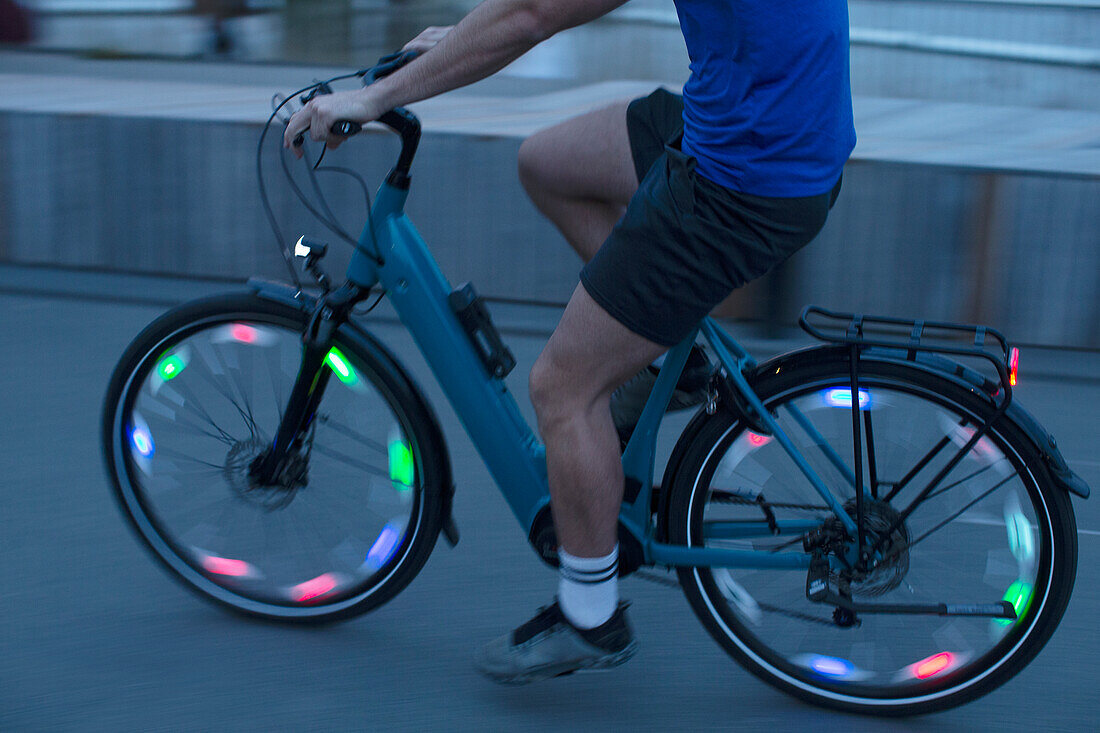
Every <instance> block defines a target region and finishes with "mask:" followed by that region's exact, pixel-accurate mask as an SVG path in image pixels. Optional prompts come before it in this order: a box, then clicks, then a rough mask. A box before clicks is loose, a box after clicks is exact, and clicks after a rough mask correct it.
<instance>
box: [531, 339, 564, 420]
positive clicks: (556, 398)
mask: <svg viewBox="0 0 1100 733" xmlns="http://www.w3.org/2000/svg"><path fill="white" fill-rule="evenodd" d="M527 381H528V388H529V391H530V394H531V404H532V405H533V406H534V408H535V415H536V416H537V417H538V420H539V424H540V425H542V424H543V423H544V422H545V421H547V420H550V419H553V418H554V417H555V415H556V413H557V412H558V411H560V409H561V402H562V400H561V395H562V372H561V370H560V369H558V368H556V367H555V366H554V365H553V364H552V363H551V359H550V358H549V357H548V356H547V354H546V352H545V351H543V352H542V354H541V355H540V356H539V358H538V360H537V361H535V365H534V366H533V367H531V374H530V375H529V376H528V378H527Z"/></svg>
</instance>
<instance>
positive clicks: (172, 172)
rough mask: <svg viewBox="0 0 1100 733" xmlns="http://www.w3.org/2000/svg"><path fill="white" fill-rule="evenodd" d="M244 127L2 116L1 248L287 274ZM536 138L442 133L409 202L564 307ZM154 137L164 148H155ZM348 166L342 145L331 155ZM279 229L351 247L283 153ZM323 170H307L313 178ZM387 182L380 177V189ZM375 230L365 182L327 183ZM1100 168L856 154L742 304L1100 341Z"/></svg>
mask: <svg viewBox="0 0 1100 733" xmlns="http://www.w3.org/2000/svg"><path fill="white" fill-rule="evenodd" d="M258 131H259V128H258V127H257V126H256V125H254V124H246V123H224V122H222V123H215V122H183V121H172V120H150V119H142V118H123V117H85V116H75V115H54V114H38V113H25V112H3V113H0V261H6V262H15V263H49V264H62V265H71V266H79V267H92V268H106V269H112V270H123V271H137V272H169V273H177V274H185V275H186V274H192V275H213V276H225V277H238V278H244V277H247V276H249V275H252V274H263V275H268V276H275V277H284V276H285V266H284V265H283V263H282V261H281V259H280V258H279V256H278V255H277V253H276V249H275V247H274V244H273V238H272V235H271V233H270V230H269V229H268V226H267V224H266V221H265V219H264V216H263V213H262V210H261V207H260V202H259V197H258V194H257V190H256V185H255V168H254V154H255V143H256V138H257V134H258ZM518 146H519V139H518V138H516V137H508V136H474V135H463V134H453V133H432V134H428V135H426V137H425V139H424V142H423V144H422V147H421V152H420V154H419V156H418V158H417V162H416V164H415V167H414V185H413V192H412V196H411V198H410V201H409V206H408V211H409V214H410V216H411V217H412V219H413V221H415V222H416V223H417V226H418V227H419V228H420V230H421V232H422V233H423V234H424V236H425V238H426V239H427V240H428V241H429V243H431V244H432V247H433V250H434V252H435V255H436V257H437V258H438V259H439V261H440V264H441V266H442V268H443V270H444V272H445V274H446V275H447V276H448V278H449V279H450V280H451V281H452V282H453V283H455V284H458V283H460V282H462V281H464V280H473V281H474V282H475V283H477V285H478V287H479V289H480V290H481V291H482V292H483V293H485V294H488V295H491V296H496V297H501V298H517V299H524V300H534V301H543V302H558V303H561V302H564V301H565V300H566V299H567V298H568V296H569V293H570V292H571V291H572V289H573V287H574V286H575V284H576V282H577V280H576V278H577V272H578V270H579V267H580V263H579V261H578V260H577V259H576V257H575V255H573V254H572V252H571V251H570V250H569V249H568V248H567V246H566V245H565V244H564V243H563V242H562V241H561V240H560V238H559V237H558V236H557V235H556V234H555V232H554V231H553V230H552V229H551V228H550V226H549V225H548V224H546V223H545V222H544V221H542V220H540V219H539V217H538V216H537V214H536V212H535V211H534V209H533V207H532V206H531V205H530V204H529V202H527V200H526V199H525V197H524V195H523V194H522V191H521V189H520V186H519V183H518V180H517V177H516V173H515V167H514V161H515V153H516V150H517V149H518ZM396 149H397V145H396V141H395V140H393V139H392V137H391V136H388V135H383V134H370V135H367V136H365V139H364V140H362V141H357V144H356V145H349V146H346V147H345V148H344V149H342V150H341V154H340V156H339V162H340V164H341V165H345V166H348V167H351V168H354V169H356V170H358V171H360V172H362V173H363V174H364V176H365V177H366V179H367V180H368V181H371V182H375V181H379V180H381V178H382V176H383V175H384V173H385V171H386V170H387V168H388V167H389V165H390V164H391V163H392V161H393V159H394V157H395V155H396ZM150 151H154V152H153V153H152V154H150ZM333 160H334V161H335V160H336V158H334V159H333ZM268 170H269V173H270V175H269V177H268V181H269V182H270V184H271V185H270V190H271V197H272V202H273V204H274V207H275V210H276V211H277V212H278V218H279V222H280V226H281V227H282V228H283V231H284V232H285V233H286V234H287V235H288V236H290V237H292V238H297V236H298V235H300V234H302V233H306V234H309V235H311V236H314V237H315V238H318V239H321V240H322V241H329V242H332V243H334V244H335V246H334V247H333V248H332V250H331V251H332V252H333V255H331V256H330V262H329V269H330V271H334V272H337V273H338V272H339V270H340V268H341V263H342V262H344V261H346V253H347V250H346V248H343V247H341V246H340V245H339V244H337V241H338V240H337V239H336V238H335V237H334V236H332V235H329V234H328V233H327V232H326V231H325V230H324V227H323V226H322V225H320V224H318V223H316V222H314V221H312V220H311V219H310V218H309V217H308V215H306V214H305V212H304V211H303V210H302V209H301V208H300V207H298V206H296V205H295V204H294V202H293V201H292V194H291V193H290V192H289V191H288V190H287V187H286V186H285V185H283V184H282V183H280V182H279V178H278V176H279V175H281V173H278V169H277V162H276V159H275V158H274V155H272V156H271V157H270V158H268ZM301 181H302V184H303V185H305V181H304V179H301ZM371 186H372V189H373V186H374V184H373V183H372V184H371ZM326 189H327V190H328V191H329V192H330V194H331V197H330V201H331V203H332V206H333V209H334V210H335V211H336V212H337V213H338V216H339V217H340V218H341V220H342V221H343V222H345V223H346V226H347V228H349V229H350V230H351V231H353V232H357V231H358V228H359V225H360V223H361V222H362V220H363V211H364V203H363V198H362V195H361V193H360V192H359V190H358V187H357V186H355V184H354V183H351V184H350V185H349V184H348V183H345V182H343V181H342V180H340V181H337V180H335V179H334V180H333V181H332V183H330V184H328V185H326ZM1096 201H1100V179H1098V178H1095V177H1094V178H1088V177H1069V176H1051V175H1022V174H994V173H989V172H972V171H966V170H961V169H952V168H948V167H942V166H930V165H918V164H899V163H890V162H886V161H875V160H855V161H853V162H852V163H851V164H850V165H849V167H848V169H847V171H846V173H845V182H844V191H843V193H842V195H841V198H840V201H839V202H838V204H837V206H836V209H835V210H834V212H833V214H832V216H831V218H830V221H829V223H828V224H827V225H826V229H825V231H824V232H823V233H822V235H821V236H820V237H819V238H818V240H817V241H815V242H814V243H813V244H812V245H811V246H810V247H808V248H807V249H806V250H804V251H802V252H801V253H799V254H797V255H796V256H795V257H794V258H792V260H791V261H790V262H789V263H788V265H787V266H786V267H785V268H783V270H782V271H781V273H780V274H779V275H778V277H779V283H780V284H782V285H783V287H782V288H780V289H779V293H780V295H779V298H778V300H776V299H773V298H771V297H770V296H769V292H770V291H769V288H772V286H774V285H775V284H776V282H777V281H776V280H775V279H774V278H773V279H772V280H771V282H770V283H769V282H764V283H760V284H757V285H756V286H755V287H750V288H748V289H746V290H745V291H744V292H743V293H741V294H739V295H738V296H736V297H735V298H733V300H732V301H731V303H730V304H729V305H728V312H732V313H736V314H740V315H743V316H747V317H758V318H774V319H777V320H779V321H782V322H788V323H789V322H793V320H794V319H795V317H796V315H797V312H798V308H799V307H800V306H801V305H802V304H804V303H807V302H816V303H820V304H822V305H825V306H829V307H834V308H837V309H846V310H847V309H863V310H866V311H869V312H879V313H886V314H896V315H909V316H914V317H915V316H921V317H925V318H942V319H951V320H966V321H973V320H977V321H983V322H988V323H989V324H990V325H994V326H997V327H1000V328H1002V329H1003V330H1005V331H1006V332H1007V333H1008V334H1009V335H1010V337H1011V338H1013V339H1016V340H1019V341H1023V342H1034V343H1044V344H1060V345H1073V346H1091V347H1098V346H1100V298H1098V294H1100V234H1098V233H1100V208H1098V207H1096V206H1095V202H1096Z"/></svg>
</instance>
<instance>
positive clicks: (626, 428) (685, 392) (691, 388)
mask: <svg viewBox="0 0 1100 733" xmlns="http://www.w3.org/2000/svg"><path fill="white" fill-rule="evenodd" d="M660 371H661V370H660V369H658V368H657V367H655V366H652V365H650V366H647V367H646V368H645V369H643V370H642V371H640V372H638V373H637V374H636V375H634V376H633V377H631V378H630V381H628V382H627V383H626V384H624V385H623V386H621V387H619V388H618V389H617V390H615V391H614V392H613V393H612V395H611V419H612V420H613V421H614V422H615V431H616V432H617V433H618V434H619V440H620V441H621V442H622V444H623V447H626V444H627V443H628V442H629V441H630V436H631V435H633V434H634V427H635V426H636V425H637V424H638V418H640V417H641V416H642V410H643V409H644V408H645V403H646V400H648V399H649V393H650V392H652V391H653V385H655V384H656V383H657V375H658V374H660ZM713 372H714V367H713V365H711V363H710V362H709V361H707V357H706V356H704V355H703V351H702V349H700V348H699V347H698V346H693V347H692V349H691V353H690V354H688V360H687V364H685V365H684V372H683V374H681V375H680V379H679V381H677V382H676V389H675V390H673V392H672V398H671V399H670V400H669V402H668V410H667V411H668V412H675V411H677V410H686V409H688V408H689V407H695V406H696V405H701V404H702V403H703V402H704V401H705V400H706V399H707V383H708V382H709V381H710V375H711V374H712V373H713Z"/></svg>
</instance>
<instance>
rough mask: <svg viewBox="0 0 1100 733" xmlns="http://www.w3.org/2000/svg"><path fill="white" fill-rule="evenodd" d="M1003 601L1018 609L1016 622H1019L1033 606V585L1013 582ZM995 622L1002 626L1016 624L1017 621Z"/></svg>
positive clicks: (1004, 619)
mask: <svg viewBox="0 0 1100 733" xmlns="http://www.w3.org/2000/svg"><path fill="white" fill-rule="evenodd" d="M1003 600H1006V601H1008V602H1009V603H1011V604H1012V607H1013V608H1014V609H1016V621H1019V620H1020V619H1021V618H1023V616H1024V614H1025V613H1027V609H1028V607H1029V606H1030V605H1031V584H1030V583H1025V582H1024V581H1022V580H1016V581H1013V583H1012V585H1010V586H1008V590H1006V591H1005V595H1004V599H1003ZM995 621H996V622H997V623H998V624H1000V625H1001V626H1008V625H1010V624H1014V623H1016V621H1013V620H1012V619H1008V618H999V619H995Z"/></svg>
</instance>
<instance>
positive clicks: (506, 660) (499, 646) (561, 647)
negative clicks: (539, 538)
mask: <svg viewBox="0 0 1100 733" xmlns="http://www.w3.org/2000/svg"><path fill="white" fill-rule="evenodd" d="M628 605H629V604H627V603H620V604H619V607H618V608H617V609H615V613H614V614H613V615H612V616H611V618H610V619H608V620H607V621H606V622H605V623H603V624H601V625H600V626H597V627H596V628H594V629H577V628H574V626H573V625H572V624H571V623H569V621H568V619H566V618H565V614H563V613H562V611H561V607H560V606H558V603H557V601H555V602H554V603H553V604H552V605H550V606H546V607H544V608H540V609H539V612H538V613H537V614H535V617H534V618H533V619H531V620H530V621H528V622H527V623H525V624H523V625H522V626H520V627H519V628H518V629H516V630H515V631H513V632H511V633H509V634H505V635H504V636H501V637H498V638H496V639H494V640H493V641H491V642H489V643H488V644H486V645H485V646H483V647H482V648H481V649H479V650H478V652H477V654H475V655H474V666H475V667H476V668H477V670H478V671H479V672H481V673H482V674H483V675H485V676H486V677H488V678H490V679H491V680H493V681H494V682H499V683H501V684H503V685H524V684H527V683H528V682H537V681H539V680H547V679H550V678H551V677H561V676H562V675H567V674H572V673H573V672H577V671H579V670H591V669H608V668H610V667H618V666H619V665H620V664H623V663H624V662H626V661H627V660H629V659H630V658H631V657H633V656H634V652H636V651H637V649H638V643H637V642H636V641H634V634H633V633H632V632H631V630H630V624H629V623H627V620H626V608H627V606H628Z"/></svg>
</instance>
